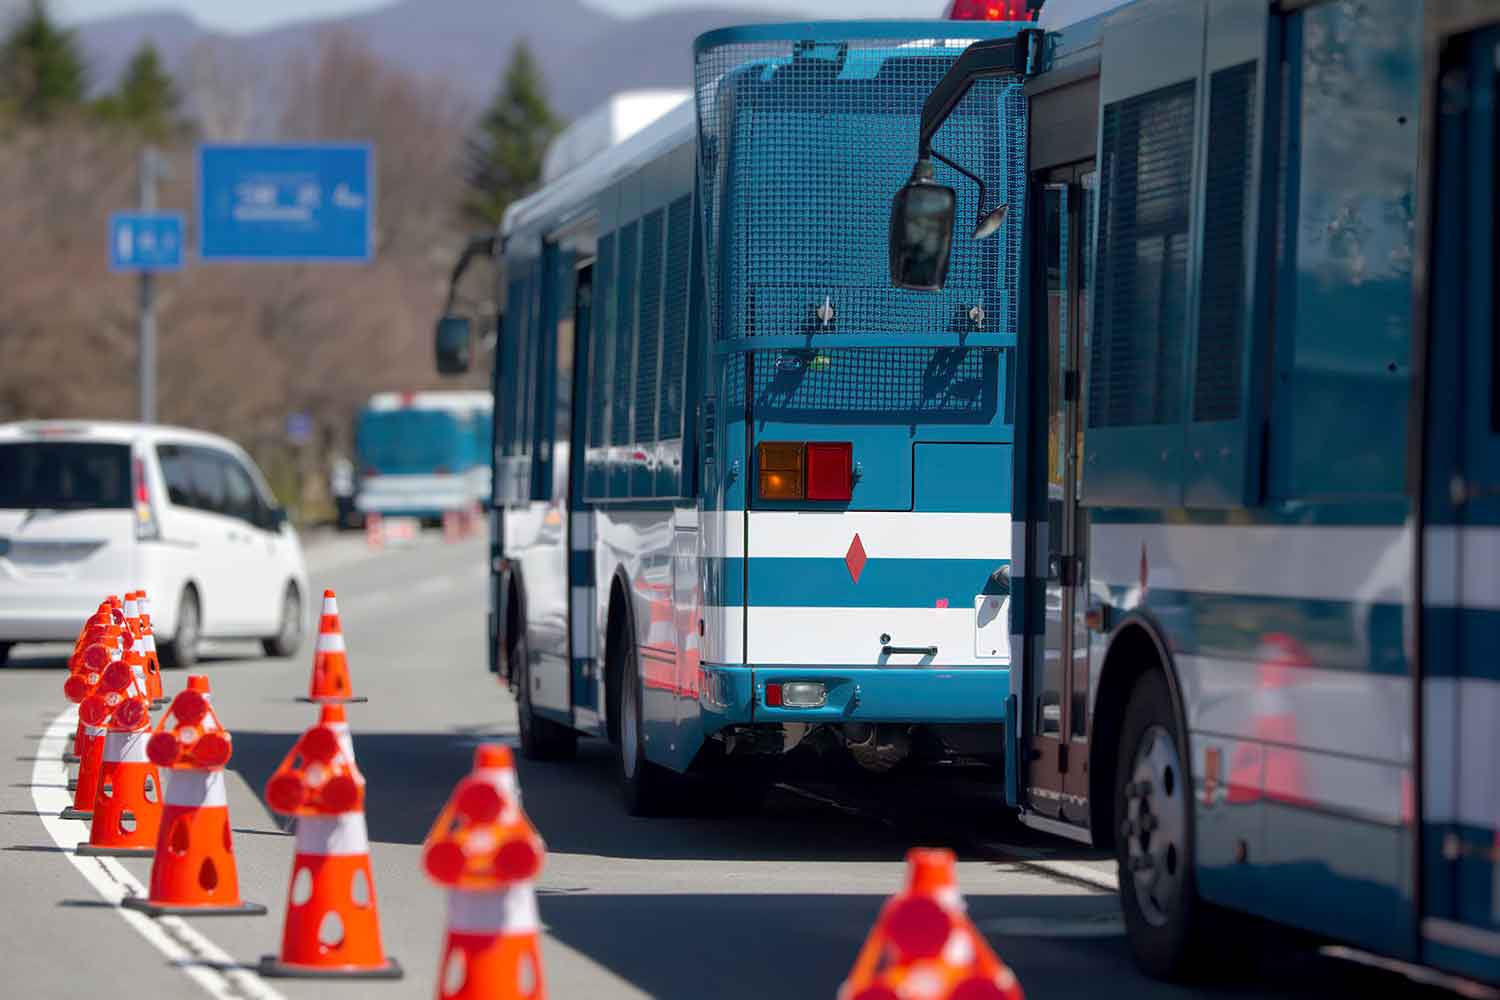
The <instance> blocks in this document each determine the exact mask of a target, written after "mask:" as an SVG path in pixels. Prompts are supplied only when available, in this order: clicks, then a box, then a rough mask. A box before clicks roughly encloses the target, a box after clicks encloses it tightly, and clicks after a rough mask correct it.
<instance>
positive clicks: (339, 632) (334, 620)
mask: <svg viewBox="0 0 1500 1000" xmlns="http://www.w3.org/2000/svg"><path fill="white" fill-rule="evenodd" d="M297 700H298V701H303V702H312V703H315V704H324V705H328V704H345V705H347V704H351V703H354V702H365V701H369V700H370V699H369V698H366V697H364V696H363V695H356V694H355V693H354V684H353V682H351V681H350V680H349V655H348V653H347V651H346V650H345V648H344V630H343V628H342V627H341V626H340V625H339V603H338V598H337V597H336V596H335V595H334V593H333V591H331V590H325V591H323V616H322V618H320V619H319V620H318V645H317V648H316V649H315V650H313V669H312V683H311V685H310V686H309V690H308V696H307V697H306V698H303V697H300V696H299V697H298V698H297Z"/></svg>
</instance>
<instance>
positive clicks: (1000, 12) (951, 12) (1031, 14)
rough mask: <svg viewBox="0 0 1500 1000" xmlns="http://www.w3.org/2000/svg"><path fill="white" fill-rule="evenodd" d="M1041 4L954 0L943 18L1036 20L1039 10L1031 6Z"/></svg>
mask: <svg viewBox="0 0 1500 1000" xmlns="http://www.w3.org/2000/svg"><path fill="white" fill-rule="evenodd" d="M1040 6H1041V4H1032V3H1028V0H952V2H951V3H949V4H948V13H946V14H944V15H943V18H944V20H948V21H1035V20H1036V15H1037V12H1036V11H1035V10H1032V9H1030V8H1032V7H1040Z"/></svg>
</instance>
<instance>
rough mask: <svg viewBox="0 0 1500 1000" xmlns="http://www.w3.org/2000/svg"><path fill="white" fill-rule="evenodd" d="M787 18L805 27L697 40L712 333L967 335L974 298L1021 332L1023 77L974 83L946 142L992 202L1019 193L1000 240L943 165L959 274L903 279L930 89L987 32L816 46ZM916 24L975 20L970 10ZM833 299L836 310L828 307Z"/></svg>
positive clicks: (946, 27) (942, 146)
mask: <svg viewBox="0 0 1500 1000" xmlns="http://www.w3.org/2000/svg"><path fill="white" fill-rule="evenodd" d="M849 27H850V31H851V32H858V31H860V30H862V29H861V27H860V26H859V25H858V24H851V25H850V26H849ZM787 30H788V31H789V32H790V33H792V37H787V38H784V39H779V40H764V41H761V40H757V41H747V42H731V43H727V44H722V45H708V46H705V47H701V48H700V50H699V51H698V53H697V62H696V86H697V110H698V122H699V180H700V185H701V187H700V190H701V192H702V195H703V197H702V201H701V204H702V211H703V224H704V227H705V228H704V232H705V234H706V235H707V241H706V246H707V251H708V254H707V256H708V277H709V294H710V300H709V306H710V313H711V317H712V320H711V322H712V324H713V327H714V331H715V336H716V337H718V338H735V337H741V336H755V335H776V334H783V335H785V334H793V335H803V334H808V333H818V334H833V335H836V334H840V333H860V334H872V333H873V334H879V333H892V334H895V333H900V334H908V335H909V334H914V333H916V334H920V333H938V332H969V331H973V330H975V329H976V324H975V322H974V320H973V319H971V318H970V310H971V309H972V308H973V307H974V306H976V305H979V306H982V308H983V310H984V313H985V319H984V322H983V326H982V327H979V328H980V329H983V330H986V331H1001V332H1014V331H1015V330H1016V325H1017V300H1018V282H1019V263H1020V249H1021V238H1022V227H1023V224H1024V210H1025V182H1026V167H1025V148H1026V104H1025V99H1024V96H1023V94H1022V91H1021V86H1020V84H1019V83H1016V82H1014V81H1009V80H991V81H982V82H979V83H977V84H975V85H974V87H973V89H972V90H971V91H970V92H969V94H968V96H967V97H965V98H964V100H963V102H962V103H961V104H960V105H959V107H958V109H957V111H956V112H955V113H954V114H953V116H952V117H951V118H950V119H949V120H948V122H947V123H946V124H945V125H944V127H943V129H942V131H940V132H939V133H938V135H937V139H936V142H935V143H934V148H935V149H937V150H938V151H939V152H941V153H943V154H945V155H947V156H948V157H950V158H952V159H954V160H957V161H958V162H960V163H962V164H964V165H965V166H966V167H968V168H969V169H970V170H972V171H973V172H974V173H976V174H979V175H980V176H981V177H983V178H984V179H985V183H986V186H987V189H988V190H987V193H986V200H987V202H988V204H986V205H985V206H984V208H985V210H989V209H991V208H993V207H995V206H996V205H998V204H1000V203H1001V202H1004V203H1006V204H1008V205H1009V206H1010V210H1009V214H1008V216H1007V218H1006V221H1005V223H1004V224H1003V225H1002V227H1001V229H1000V231H999V232H998V233H997V234H996V235H994V236H992V237H990V238H989V239H987V240H982V241H975V240H973V239H970V238H969V235H968V234H969V233H970V232H972V227H973V224H974V221H975V220H976V218H977V217H978V214H979V211H980V206H979V203H978V200H979V199H978V191H977V189H976V187H975V185H974V184H973V183H972V182H970V181H968V180H965V179H964V178H963V177H961V176H960V175H959V174H957V173H956V172H955V171H952V170H950V169H949V168H948V167H946V166H944V165H942V164H937V165H936V166H937V179H938V180H939V181H940V182H941V183H944V184H947V185H949V186H951V187H952V188H953V189H954V190H955V191H956V192H957V194H958V214H957V224H956V226H955V234H954V235H955V239H954V250H953V262H952V267H951V269H950V271H949V281H948V287H947V288H946V289H945V290H944V291H942V292H938V293H932V292H910V291H904V290H900V289H896V288H893V287H892V286H891V282H890V275H889V270H888V262H887V232H888V227H889V223H890V201H891V197H892V195H894V194H895V192H896V191H897V190H898V189H899V188H900V186H901V185H902V184H903V183H905V181H906V179H907V177H908V176H909V175H910V173H911V168H912V163H913V161H914V159H915V157H916V147H917V134H918V126H919V115H920V110H921V107H922V103H923V101H925V100H926V98H927V95H928V94H929V93H930V92H931V90H932V89H933V87H934V86H935V85H936V84H937V83H938V81H939V80H940V79H941V78H942V77H943V74H944V73H945V72H947V70H948V68H949V67H950V66H951V65H952V63H953V61H954V60H955V59H956V58H957V57H958V55H959V54H960V53H961V52H962V51H963V49H964V48H965V47H966V46H967V45H968V44H969V43H970V42H971V41H973V40H974V39H973V38H972V37H969V38H957V37H955V38H925V39H908V38H899V37H888V38H863V39H862V38H851V39H849V40H848V41H841V42H837V43H821V42H819V43H816V44H814V43H811V42H803V41H799V40H798V39H797V37H795V33H796V31H797V30H798V26H795V25H790V26H788V29H787ZM864 30H868V29H864ZM910 30H911V32H912V33H916V32H917V31H919V30H920V31H921V32H922V33H924V34H933V33H936V34H941V33H943V32H945V31H948V32H953V33H955V34H959V33H962V32H965V31H967V32H969V33H970V35H971V36H972V34H973V32H974V28H973V26H972V25H968V26H966V25H964V24H963V23H962V22H953V23H951V24H948V23H927V24H923V25H922V26H921V28H920V29H919V28H918V27H917V26H916V25H912V27H911V29H910ZM755 37H757V38H762V37H764V36H763V34H762V35H757V36H755ZM825 300H826V301H827V303H828V305H830V306H831V307H832V314H831V317H830V315H829V313H828V312H827V311H826V310H825V311H823V315H822V316H821V317H820V315H819V307H820V306H822V305H823V304H824V302H825Z"/></svg>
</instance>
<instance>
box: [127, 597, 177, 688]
mask: <svg viewBox="0 0 1500 1000" xmlns="http://www.w3.org/2000/svg"><path fill="white" fill-rule="evenodd" d="M135 603H136V607H137V609H138V610H139V611H140V618H141V652H142V654H143V655H144V656H145V657H146V685H147V693H148V694H150V696H151V704H152V706H153V707H155V708H160V707H161V706H162V705H165V704H166V703H167V702H168V701H169V700H170V699H169V698H168V697H167V692H166V688H165V687H164V686H163V685H162V682H161V660H159V659H157V656H156V632H155V630H154V629H152V627H151V602H150V601H149V600H148V599H147V598H146V592H145V591H144V590H137V591H136V592H135Z"/></svg>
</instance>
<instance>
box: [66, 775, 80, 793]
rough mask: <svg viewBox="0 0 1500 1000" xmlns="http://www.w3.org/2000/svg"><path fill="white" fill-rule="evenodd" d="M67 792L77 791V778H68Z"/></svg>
mask: <svg viewBox="0 0 1500 1000" xmlns="http://www.w3.org/2000/svg"><path fill="white" fill-rule="evenodd" d="M68 791H70V792H76V791H78V779H77V778H69V779H68Z"/></svg>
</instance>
